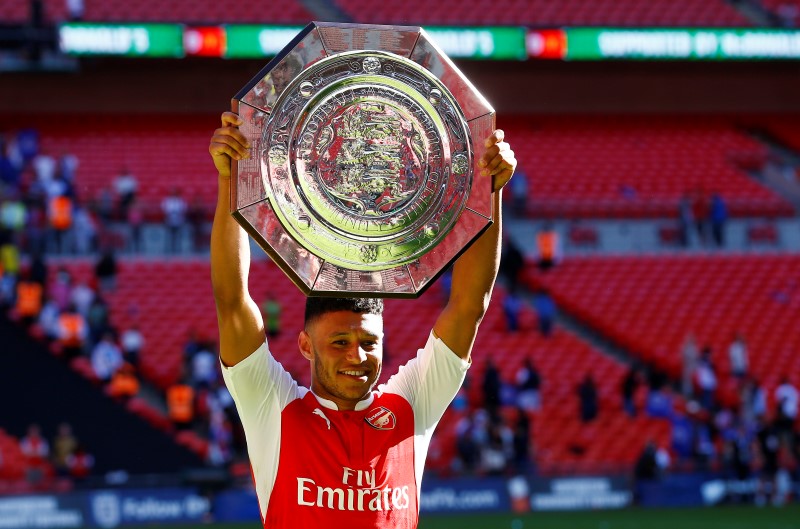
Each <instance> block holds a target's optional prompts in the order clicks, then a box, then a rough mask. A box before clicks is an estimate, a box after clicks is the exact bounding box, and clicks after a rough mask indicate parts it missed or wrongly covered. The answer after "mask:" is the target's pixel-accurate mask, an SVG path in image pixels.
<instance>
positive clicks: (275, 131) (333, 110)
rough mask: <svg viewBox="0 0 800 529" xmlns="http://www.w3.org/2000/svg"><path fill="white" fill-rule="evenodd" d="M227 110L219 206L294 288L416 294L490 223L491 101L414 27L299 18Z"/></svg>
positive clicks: (347, 293) (354, 294) (349, 293)
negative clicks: (240, 153) (486, 151)
mask: <svg viewBox="0 0 800 529" xmlns="http://www.w3.org/2000/svg"><path fill="white" fill-rule="evenodd" d="M232 110H233V111H234V112H237V113H238V114H239V116H240V117H241V118H242V120H243V122H244V123H243V125H242V126H241V127H240V130H241V131H242V132H243V133H244V134H245V136H246V137H247V138H248V140H249V141H250V143H251V145H252V147H251V151H250V158H249V159H245V160H239V161H236V160H234V161H233V167H232V171H231V174H232V175H234V178H233V179H232V184H233V185H232V186H231V211H232V214H233V215H234V217H235V218H236V220H237V221H238V222H239V223H240V224H241V225H242V227H244V229H245V230H247V232H248V233H249V234H250V235H251V236H252V237H253V238H254V239H255V241H256V242H257V243H258V244H259V246H261V248H263V249H264V251H266V252H267V254H269V255H270V257H271V258H272V259H273V260H274V261H275V262H276V263H277V264H278V265H279V266H280V267H281V269H282V270H283V271H284V272H285V273H286V274H287V275H288V276H289V278H290V279H291V280H292V281H293V282H294V283H295V284H296V285H297V286H298V287H299V288H300V289H301V290H302V291H303V292H304V293H305V294H306V295H311V296H337V297H357V296H358V297H361V296H366V297H417V296H419V295H420V294H421V293H422V292H423V291H424V290H425V289H426V288H427V287H428V286H430V285H431V284H432V282H433V281H434V280H435V279H436V277H438V276H439V275H440V274H441V273H442V272H444V271H445V270H446V269H447V268H448V266H449V265H450V264H451V263H452V262H453V261H454V260H455V259H456V258H458V256H459V255H460V254H461V253H462V252H463V251H464V250H465V249H466V248H467V247H469V245H470V244H471V243H472V242H473V241H474V240H475V239H476V238H477V237H478V236H480V234H481V233H483V231H484V230H485V229H486V228H488V227H489V225H491V223H492V220H491V219H492V199H491V178H490V177H484V176H481V175H480V171H479V169H478V166H477V163H478V160H479V157H480V155H481V154H482V151H481V152H477V151H476V146H478V147H479V148H480V147H481V146H482V143H483V140H484V139H485V138H486V137H488V136H489V134H491V132H492V130H493V129H494V110H493V109H492V107H491V106H490V105H489V104H488V103H487V102H486V100H485V99H484V98H483V97H482V96H481V94H480V93H478V91H477V90H476V89H475V88H474V87H473V86H472V84H471V83H470V82H469V81H468V80H467V79H466V78H465V77H464V75H463V74H462V73H461V72H460V71H459V70H458V69H457V68H456V67H455V65H453V63H452V62H451V61H450V59H449V58H448V57H447V56H446V55H445V54H444V53H443V52H442V51H441V50H440V49H439V48H438V47H437V46H436V45H435V44H434V43H433V42H432V40H431V39H430V37H429V36H428V34H427V33H426V32H425V31H424V30H423V29H421V28H419V27H405V26H376V25H360V24H333V23H322V22H313V23H311V24H309V25H308V26H307V27H306V28H305V29H303V31H301V32H300V33H299V34H298V35H297V37H295V39H294V40H293V41H292V42H290V43H289V44H288V45H287V46H286V48H284V49H283V50H282V51H281V53H279V54H278V55H277V56H276V57H275V58H274V59H273V60H272V61H270V62H269V64H267V66H266V67H264V69H263V70H262V71H261V72H259V73H258V74H257V75H256V77H254V78H253V79H252V80H251V81H250V82H249V83H248V84H247V85H246V86H245V87H244V88H242V90H240V91H239V93H237V94H236V96H234V98H233V100H232Z"/></svg>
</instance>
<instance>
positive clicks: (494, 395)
mask: <svg viewBox="0 0 800 529" xmlns="http://www.w3.org/2000/svg"><path fill="white" fill-rule="evenodd" d="M502 386H503V382H502V380H501V379H500V371H498V370H497V367H496V366H495V365H494V362H493V361H492V359H491V358H488V359H487V360H486V368H485V370H484V372H483V384H482V386H481V387H482V389H483V407H484V408H486V410H487V411H488V412H489V414H490V415H492V416H494V415H496V413H497V411H498V409H499V408H500V404H501V402H500V391H501V389H502Z"/></svg>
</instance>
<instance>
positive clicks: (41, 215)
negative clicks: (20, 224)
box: [23, 192, 47, 255]
mask: <svg viewBox="0 0 800 529" xmlns="http://www.w3.org/2000/svg"><path fill="white" fill-rule="evenodd" d="M29 194H30V192H29ZM23 239H24V241H25V246H24V247H25V249H26V250H27V251H28V252H30V253H31V254H34V255H37V254H38V255H42V254H43V253H45V251H46V249H47V248H46V246H47V215H46V213H45V209H44V206H42V205H39V204H36V203H31V204H30V207H29V208H28V221H27V223H26V225H25V236H24V237H23Z"/></svg>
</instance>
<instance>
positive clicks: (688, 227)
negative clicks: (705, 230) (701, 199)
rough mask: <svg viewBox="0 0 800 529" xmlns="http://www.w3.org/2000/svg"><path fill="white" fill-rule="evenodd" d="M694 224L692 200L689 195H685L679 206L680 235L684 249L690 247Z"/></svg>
mask: <svg viewBox="0 0 800 529" xmlns="http://www.w3.org/2000/svg"><path fill="white" fill-rule="evenodd" d="M693 224H694V217H692V198H691V195H690V194H689V193H684V194H683V196H682V197H681V200H680V203H679V204H678V233H679V239H680V243H681V246H683V247H684V248H688V247H689V243H690V242H691V231H692V225H693Z"/></svg>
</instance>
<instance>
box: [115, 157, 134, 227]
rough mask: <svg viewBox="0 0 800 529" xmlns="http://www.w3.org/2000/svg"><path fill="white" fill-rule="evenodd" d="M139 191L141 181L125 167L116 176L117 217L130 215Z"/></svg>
mask: <svg viewBox="0 0 800 529" xmlns="http://www.w3.org/2000/svg"><path fill="white" fill-rule="evenodd" d="M138 192H139V181H138V180H137V179H136V177H135V176H134V175H133V173H131V171H130V170H129V169H128V168H127V167H123V168H122V169H121V170H120V172H119V174H118V175H117V176H116V177H115V178H114V193H115V194H116V203H117V206H118V209H117V215H116V216H117V218H119V219H125V218H127V217H128V210H129V209H130V207H131V204H133V202H134V201H135V200H136V194H137V193H138Z"/></svg>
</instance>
